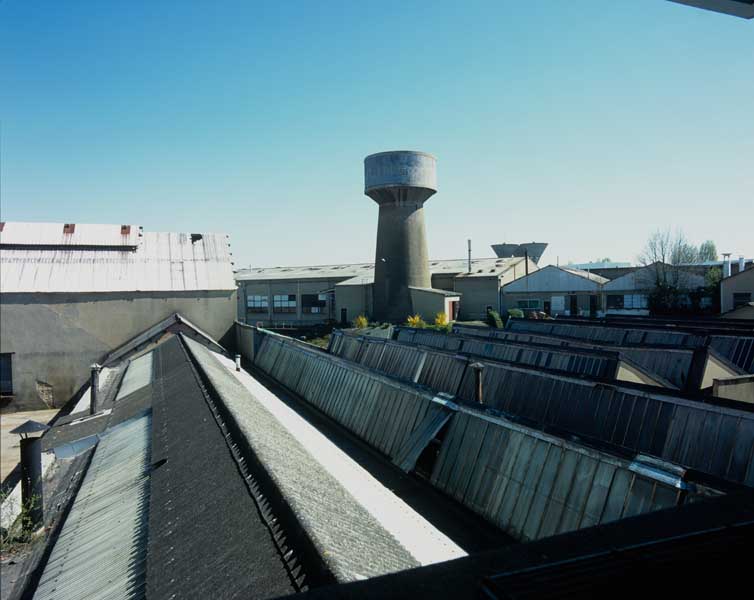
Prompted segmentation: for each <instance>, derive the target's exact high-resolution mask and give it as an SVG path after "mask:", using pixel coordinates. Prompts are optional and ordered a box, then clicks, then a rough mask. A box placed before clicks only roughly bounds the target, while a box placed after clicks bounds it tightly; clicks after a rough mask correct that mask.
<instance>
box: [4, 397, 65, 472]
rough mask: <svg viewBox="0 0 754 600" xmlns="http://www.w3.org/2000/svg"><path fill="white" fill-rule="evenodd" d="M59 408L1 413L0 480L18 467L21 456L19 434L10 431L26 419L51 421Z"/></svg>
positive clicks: (41, 421)
mask: <svg viewBox="0 0 754 600" xmlns="http://www.w3.org/2000/svg"><path fill="white" fill-rule="evenodd" d="M57 412H58V411H57V410H32V411H23V412H14V413H2V414H0V481H3V480H4V479H5V478H6V477H7V476H8V474H9V473H10V472H11V471H12V470H13V469H14V468H15V467H16V465H17V464H18V458H19V452H20V450H19V445H18V442H19V439H20V438H19V436H17V435H14V434H12V433H10V430H11V429H15V428H16V427H18V426H19V425H21V424H22V423H25V422H26V421H29V420H32V421H39V422H40V423H49V422H50V420H51V419H52V418H53V417H54V416H55V415H56V414H57Z"/></svg>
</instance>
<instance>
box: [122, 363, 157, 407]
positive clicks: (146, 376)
mask: <svg viewBox="0 0 754 600" xmlns="http://www.w3.org/2000/svg"><path fill="white" fill-rule="evenodd" d="M153 358H154V357H153V352H147V353H146V354H142V355H141V356H139V357H138V358H134V359H133V360H132V361H130V362H129V363H128V370H127V371H126V374H125V375H124V376H123V381H122V382H121V384H120V389H119V390H118V395H117V396H116V398H115V399H116V400H120V399H121V398H125V397H126V396H128V395H129V394H133V393H134V392H135V391H136V390H140V389H141V388H143V387H144V386H145V385H149V384H150V383H152V363H153Z"/></svg>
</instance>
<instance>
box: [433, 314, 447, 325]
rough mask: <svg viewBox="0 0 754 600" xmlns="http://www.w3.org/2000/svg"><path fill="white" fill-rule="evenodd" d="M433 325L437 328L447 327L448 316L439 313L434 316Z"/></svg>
mask: <svg viewBox="0 0 754 600" xmlns="http://www.w3.org/2000/svg"><path fill="white" fill-rule="evenodd" d="M435 325H437V326H438V327H447V326H448V315H446V314H445V312H444V311H440V312H439V313H437V314H436V315H435Z"/></svg>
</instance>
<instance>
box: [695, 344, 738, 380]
mask: <svg viewBox="0 0 754 600" xmlns="http://www.w3.org/2000/svg"><path fill="white" fill-rule="evenodd" d="M739 373H740V372H738V371H734V370H733V369H732V368H731V367H729V366H728V365H727V364H725V363H724V362H723V361H721V360H719V359H718V358H717V357H716V356H715V355H714V354H712V353H709V352H708V353H707V362H706V363H705V365H704V376H703V377H702V383H701V388H702V389H705V388H708V387H711V386H712V385H713V383H714V381H715V380H716V379H728V378H730V377H736V376H737V375H739Z"/></svg>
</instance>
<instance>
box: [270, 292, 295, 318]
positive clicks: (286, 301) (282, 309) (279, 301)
mask: <svg viewBox="0 0 754 600" xmlns="http://www.w3.org/2000/svg"><path fill="white" fill-rule="evenodd" d="M297 311H298V300H297V298H296V294H273V295H272V312H273V313H277V314H296V312H297Z"/></svg>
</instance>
